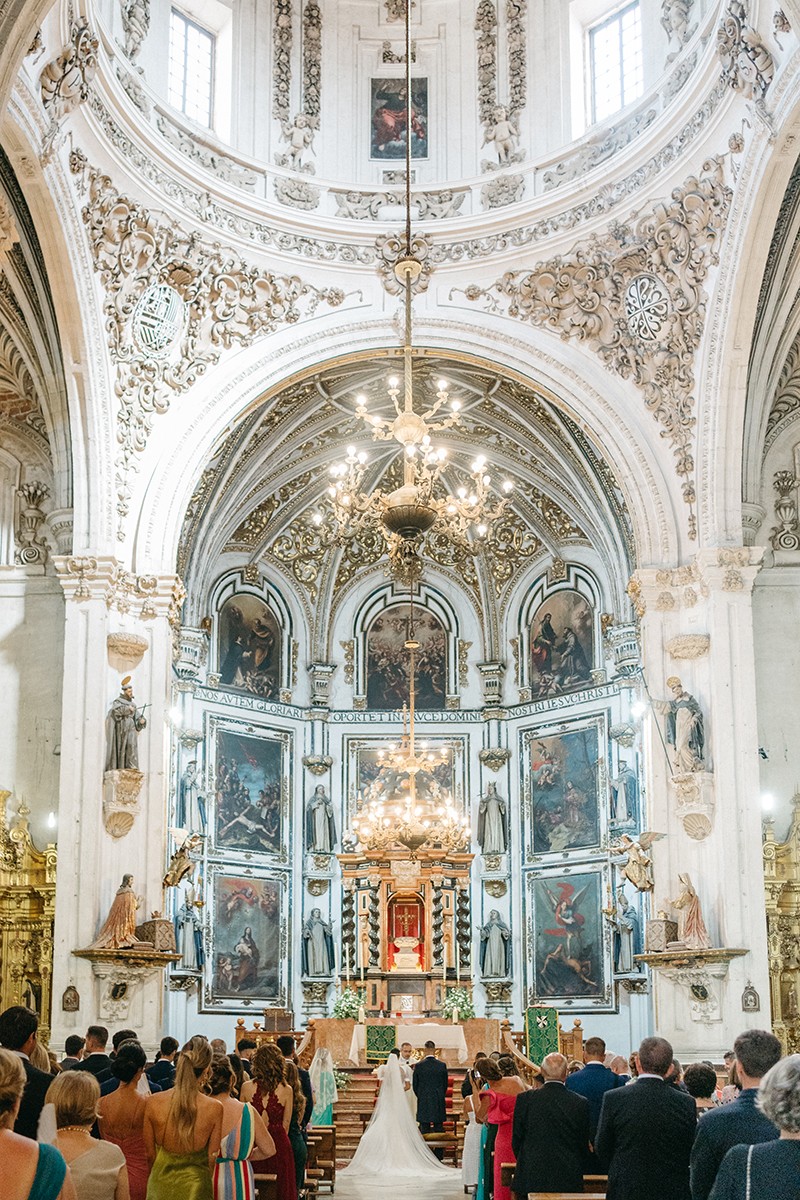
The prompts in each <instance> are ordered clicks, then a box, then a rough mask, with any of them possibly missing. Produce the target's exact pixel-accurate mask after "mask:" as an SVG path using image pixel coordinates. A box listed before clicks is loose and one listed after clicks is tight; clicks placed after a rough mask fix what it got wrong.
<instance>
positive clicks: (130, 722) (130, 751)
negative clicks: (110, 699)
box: [106, 675, 148, 771]
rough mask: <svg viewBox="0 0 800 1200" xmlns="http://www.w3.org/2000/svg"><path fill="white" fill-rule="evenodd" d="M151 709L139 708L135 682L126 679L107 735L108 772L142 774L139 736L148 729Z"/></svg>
mask: <svg viewBox="0 0 800 1200" xmlns="http://www.w3.org/2000/svg"><path fill="white" fill-rule="evenodd" d="M147 707H148V705H146V704H144V705H142V706H141V707H140V708H137V707H136V705H135V704H134V702H133V682H132V680H131V677H130V675H126V676H125V678H124V679H123V680H122V683H121V684H120V694H119V695H118V696H117V698H116V700H115V701H114V703H113V704H112V705H111V708H110V709H109V712H108V717H107V718H106V732H107V737H108V755H107V757H106V770H107V771H138V770H139V749H138V746H137V737H138V734H139V733H140V732H141V731H142V730H143V729H144V728H145V726H146V725H147V721H146V720H145V716H144V711H145V709H146V708H147Z"/></svg>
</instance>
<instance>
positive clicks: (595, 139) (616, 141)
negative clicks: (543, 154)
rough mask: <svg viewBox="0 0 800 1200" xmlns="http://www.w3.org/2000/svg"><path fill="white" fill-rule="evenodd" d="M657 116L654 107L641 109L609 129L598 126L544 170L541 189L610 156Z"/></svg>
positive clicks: (568, 179) (548, 188) (554, 185)
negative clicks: (565, 154)
mask: <svg viewBox="0 0 800 1200" xmlns="http://www.w3.org/2000/svg"><path fill="white" fill-rule="evenodd" d="M656 115H657V114H656V110H655V109H654V108H648V109H646V110H644V111H643V112H635V113H632V114H631V115H630V116H629V117H626V118H625V120H624V121H620V122H619V123H618V124H616V125H612V126H611V128H610V129H601V130H600V131H599V132H598V133H594V134H592V135H591V136H590V137H589V138H587V139H586V140H585V141H584V142H582V143H581V145H580V146H579V147H578V149H577V150H575V151H573V152H572V153H571V154H569V155H568V156H567V157H566V158H563V159H562V160H561V161H560V162H559V163H557V164H556V166H555V167H551V168H549V169H548V170H547V171H545V172H544V173H543V175H542V185H543V187H544V190H545V191H546V192H549V191H551V190H552V189H553V188H557V187H561V186H562V185H563V184H565V183H571V182H572V181H573V180H574V179H578V178H580V176H581V175H585V174H586V172H587V171H591V170H592V169H593V168H594V167H597V166H599V165H600V163H603V162H605V161H606V159H609V158H611V157H612V155H614V154H616V153H617V151H618V150H622V149H624V147H625V146H627V145H628V144H629V143H630V142H632V141H633V139H634V138H635V137H637V136H638V135H639V134H640V133H641V132H642V131H643V130H644V129H647V127H648V125H650V124H651V122H653V121H654V120H655V119H656Z"/></svg>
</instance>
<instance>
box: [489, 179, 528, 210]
mask: <svg viewBox="0 0 800 1200" xmlns="http://www.w3.org/2000/svg"><path fill="white" fill-rule="evenodd" d="M524 195H525V176H524V175H499V176H498V177H497V179H491V180H489V182H488V183H485V184H484V185H483V187H482V188H481V204H482V205H483V207H484V208H485V209H492V208H505V206H506V205H507V204H516V203H517V201H519V200H521V199H522V197H523V196H524Z"/></svg>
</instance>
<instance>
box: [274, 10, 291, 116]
mask: <svg viewBox="0 0 800 1200" xmlns="http://www.w3.org/2000/svg"><path fill="white" fill-rule="evenodd" d="M291 85H292V0H275V3H274V5H273V27H272V115H273V117H275V119H276V120H277V121H279V122H280V123H281V125H283V123H284V122H285V121H288V120H289V96H290V90H291Z"/></svg>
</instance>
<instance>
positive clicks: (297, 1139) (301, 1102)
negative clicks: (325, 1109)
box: [283, 1062, 308, 1193]
mask: <svg viewBox="0 0 800 1200" xmlns="http://www.w3.org/2000/svg"><path fill="white" fill-rule="evenodd" d="M283 1070H284V1078H285V1080H286V1083H287V1084H288V1085H289V1087H290V1088H291V1089H292V1119H291V1121H290V1122H289V1130H288V1133H289V1144H290V1146H291V1147H292V1154H294V1177H295V1182H296V1184H297V1191H298V1193H299V1192H302V1191H303V1188H304V1185H305V1178H306V1162H307V1161H308V1147H307V1146H306V1143H305V1139H304V1138H303V1134H302V1132H301V1129H302V1125H303V1116H304V1114H305V1107H306V1098H305V1096H304V1095H303V1088H302V1085H301V1083H300V1075H299V1074H298V1071H297V1067H296V1066H295V1065H294V1063H293V1062H287V1063H286V1065H285V1067H284V1069H283Z"/></svg>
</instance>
